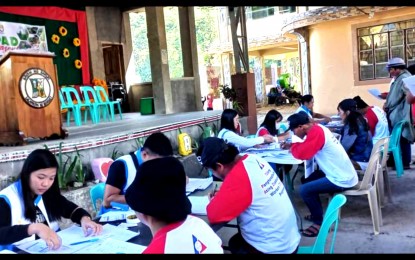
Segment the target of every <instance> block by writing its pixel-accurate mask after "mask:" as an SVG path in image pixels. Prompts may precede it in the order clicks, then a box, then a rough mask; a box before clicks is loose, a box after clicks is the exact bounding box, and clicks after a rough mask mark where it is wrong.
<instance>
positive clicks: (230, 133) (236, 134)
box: [218, 108, 275, 152]
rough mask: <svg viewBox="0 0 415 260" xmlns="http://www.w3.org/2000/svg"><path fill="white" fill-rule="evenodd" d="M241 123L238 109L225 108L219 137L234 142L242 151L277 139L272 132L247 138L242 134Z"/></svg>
mask: <svg viewBox="0 0 415 260" xmlns="http://www.w3.org/2000/svg"><path fill="white" fill-rule="evenodd" d="M240 128H241V125H240V123H239V115H238V112H236V110H234V109H231V108H227V109H225V110H223V112H222V115H221V119H220V131H219V133H218V137H219V138H222V139H223V140H225V141H226V142H228V143H231V144H234V145H235V146H236V147H237V148H238V150H239V151H240V152H242V151H244V150H246V149H248V148H251V147H256V146H257V145H260V144H266V143H273V142H275V139H274V137H273V136H272V135H270V134H265V135H263V136H259V137H255V138H246V137H244V136H241V135H240V130H239V129H240Z"/></svg>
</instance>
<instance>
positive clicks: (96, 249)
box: [76, 238, 147, 254]
mask: <svg viewBox="0 0 415 260" xmlns="http://www.w3.org/2000/svg"><path fill="white" fill-rule="evenodd" d="M146 248H147V247H146V246H142V245H137V244H133V243H129V242H125V241H120V240H116V239H112V238H107V239H104V240H102V242H99V243H96V244H94V246H88V247H84V248H82V249H81V250H79V251H77V252H76V253H77V254H141V253H142V252H143V251H144V250H145V249H146Z"/></svg>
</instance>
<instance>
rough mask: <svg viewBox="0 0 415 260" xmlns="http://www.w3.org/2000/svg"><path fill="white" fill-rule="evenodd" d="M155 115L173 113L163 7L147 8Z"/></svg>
mask: <svg viewBox="0 0 415 260" xmlns="http://www.w3.org/2000/svg"><path fill="white" fill-rule="evenodd" d="M145 12H146V19H147V32H148V33H147V37H148V46H149V52H150V66H151V77H152V83H153V97H154V111H155V114H171V113H173V112H174V111H173V101H172V93H171V83H170V74H169V62H168V55H167V41H166V31H165V25H164V12H163V7H152V6H146V7H145Z"/></svg>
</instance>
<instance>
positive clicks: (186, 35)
mask: <svg viewBox="0 0 415 260" xmlns="http://www.w3.org/2000/svg"><path fill="white" fill-rule="evenodd" d="M178 9H179V24H180V41H181V44H182V57H183V73H184V75H183V77H193V78H194V88H195V92H194V93H195V100H196V109H197V110H199V111H202V110H203V107H202V103H201V102H199V100H201V90H200V75H199V62H198V56H197V41H196V28H195V13H194V7H178Z"/></svg>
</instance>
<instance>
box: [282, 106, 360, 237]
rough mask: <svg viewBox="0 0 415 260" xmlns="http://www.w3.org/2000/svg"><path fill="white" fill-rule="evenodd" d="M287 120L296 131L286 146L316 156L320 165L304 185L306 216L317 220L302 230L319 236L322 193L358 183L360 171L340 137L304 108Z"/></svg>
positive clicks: (302, 157) (299, 156)
mask: <svg viewBox="0 0 415 260" xmlns="http://www.w3.org/2000/svg"><path fill="white" fill-rule="evenodd" d="M287 120H288V123H289V128H290V130H291V131H293V132H294V135H293V137H292V142H291V143H286V144H284V145H283V146H282V148H283V149H291V152H292V155H293V156H294V157H295V158H297V159H300V160H310V159H312V158H313V157H314V159H315V161H316V162H317V164H318V166H319V170H316V171H314V172H313V173H311V174H310V176H308V177H307V178H305V179H304V181H303V184H302V185H301V186H300V195H301V198H302V199H303V201H304V203H305V204H306V205H307V207H308V209H309V210H310V215H307V216H306V217H305V219H306V220H309V221H311V222H313V224H312V225H311V226H310V227H309V228H307V229H305V230H304V231H303V232H302V234H303V236H306V237H315V236H317V235H318V233H319V231H320V226H321V224H322V222H323V207H322V205H321V201H320V194H324V193H334V192H341V191H344V190H346V189H348V188H351V187H353V186H355V185H356V184H357V183H358V177H357V172H356V170H355V168H354V167H353V164H352V162H351V161H350V159H349V156H348V155H347V153H346V151H345V150H344V148H343V147H342V145H341V144H340V142H339V140H337V138H336V137H335V136H334V135H333V133H332V132H331V131H330V130H329V129H328V128H327V127H325V126H323V125H321V124H317V123H313V122H310V118H309V117H308V115H307V114H306V113H303V112H300V113H296V114H292V115H291V116H289V117H288V119H287ZM305 137H307V138H305Z"/></svg>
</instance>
